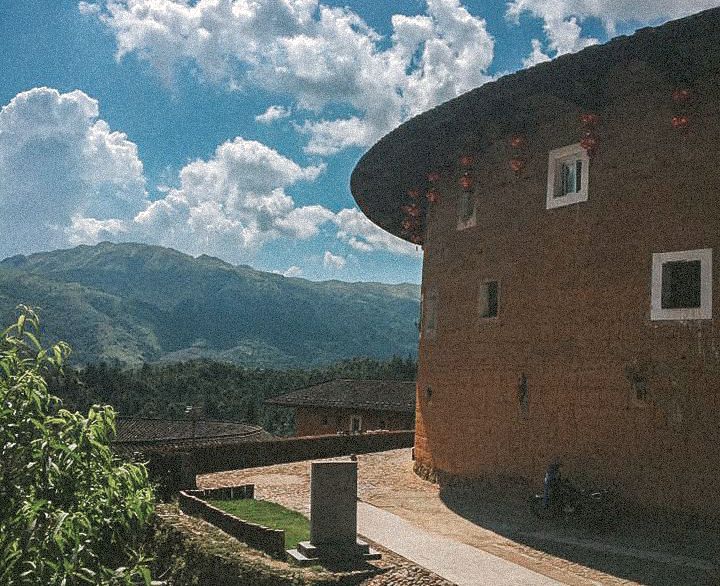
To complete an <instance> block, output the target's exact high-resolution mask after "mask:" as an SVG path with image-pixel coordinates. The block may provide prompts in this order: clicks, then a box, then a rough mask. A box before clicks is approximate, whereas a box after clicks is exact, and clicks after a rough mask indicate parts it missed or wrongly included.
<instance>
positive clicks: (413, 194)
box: [407, 187, 420, 199]
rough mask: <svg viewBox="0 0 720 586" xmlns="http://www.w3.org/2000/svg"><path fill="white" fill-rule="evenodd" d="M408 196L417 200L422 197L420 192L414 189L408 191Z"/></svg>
mask: <svg viewBox="0 0 720 586" xmlns="http://www.w3.org/2000/svg"><path fill="white" fill-rule="evenodd" d="M407 194H408V197H409V198H410V199H417V198H418V197H420V192H419V191H418V190H417V189H415V188H414V187H413V188H411V189H408V190H407Z"/></svg>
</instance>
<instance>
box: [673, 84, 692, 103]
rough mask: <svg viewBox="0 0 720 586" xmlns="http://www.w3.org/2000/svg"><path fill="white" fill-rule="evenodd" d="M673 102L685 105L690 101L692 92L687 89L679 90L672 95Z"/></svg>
mask: <svg viewBox="0 0 720 586" xmlns="http://www.w3.org/2000/svg"><path fill="white" fill-rule="evenodd" d="M672 99H673V102H675V103H677V104H684V103H685V102H687V101H688V100H689V99H690V90H689V89H686V88H678V89H676V90H675V91H674V92H673V93H672Z"/></svg>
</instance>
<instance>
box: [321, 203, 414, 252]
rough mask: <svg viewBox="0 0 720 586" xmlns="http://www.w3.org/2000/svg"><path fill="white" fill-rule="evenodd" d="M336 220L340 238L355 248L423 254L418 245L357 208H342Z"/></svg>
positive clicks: (368, 250)
mask: <svg viewBox="0 0 720 586" xmlns="http://www.w3.org/2000/svg"><path fill="white" fill-rule="evenodd" d="M334 221H335V223H336V224H337V227H338V232H337V237H338V239H339V240H341V241H342V242H344V243H346V244H347V245H348V246H350V247H352V248H354V249H355V250H359V251H361V252H376V251H385V252H390V253H393V254H402V255H407V256H413V257H416V258H420V257H421V256H422V253H421V252H420V251H419V250H418V247H417V246H415V245H414V244H410V243H409V242H407V241H405V240H403V239H402V238H398V237H397V236H393V235H392V234H390V233H389V232H386V231H385V230H383V229H382V228H379V227H378V226H376V225H375V224H373V223H372V222H371V221H370V220H368V218H367V217H366V216H365V214H363V213H362V212H361V211H360V210H358V209H357V208H346V209H344V210H340V211H339V212H338V213H337V214H336V215H335V218H334Z"/></svg>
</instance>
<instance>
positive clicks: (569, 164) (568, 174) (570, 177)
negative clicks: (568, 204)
mask: <svg viewBox="0 0 720 586" xmlns="http://www.w3.org/2000/svg"><path fill="white" fill-rule="evenodd" d="M581 189H582V160H580V159H577V160H569V161H568V160H565V161H562V162H560V170H559V177H558V183H557V189H556V190H555V197H565V196H566V195H570V194H572V193H580V190H581Z"/></svg>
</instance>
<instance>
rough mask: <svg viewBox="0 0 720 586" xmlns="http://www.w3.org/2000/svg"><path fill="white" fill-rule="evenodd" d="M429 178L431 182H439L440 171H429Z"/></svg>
mask: <svg viewBox="0 0 720 586" xmlns="http://www.w3.org/2000/svg"><path fill="white" fill-rule="evenodd" d="M427 178H428V181H429V182H430V183H437V182H438V181H440V173H438V172H437V171H431V172H430V173H428V176H427Z"/></svg>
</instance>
